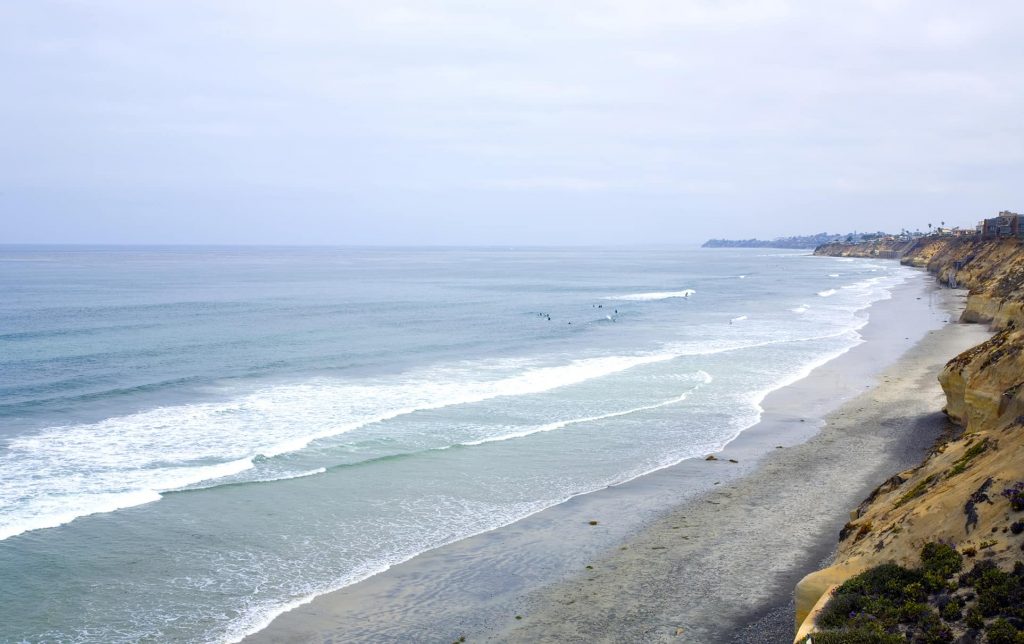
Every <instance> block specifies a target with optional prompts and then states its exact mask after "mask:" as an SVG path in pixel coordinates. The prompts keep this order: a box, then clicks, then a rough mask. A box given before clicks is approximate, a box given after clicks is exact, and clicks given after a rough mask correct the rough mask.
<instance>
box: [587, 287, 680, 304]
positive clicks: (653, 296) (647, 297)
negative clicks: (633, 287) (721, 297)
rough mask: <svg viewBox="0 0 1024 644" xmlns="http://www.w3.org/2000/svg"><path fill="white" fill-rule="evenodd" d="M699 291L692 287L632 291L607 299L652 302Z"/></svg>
mask: <svg viewBox="0 0 1024 644" xmlns="http://www.w3.org/2000/svg"><path fill="white" fill-rule="evenodd" d="M696 292H697V291H695V290H693V289H692V288H688V289H683V290H682V291H656V292H653V293H630V294H628V295H613V296H610V297H606V298H604V299H606V300H624V301H628V302H652V301H655V300H668V299H672V298H675V297H690V296H691V295H693V294H694V293H696Z"/></svg>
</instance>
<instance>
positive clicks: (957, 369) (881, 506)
mask: <svg viewBox="0 0 1024 644" xmlns="http://www.w3.org/2000/svg"><path fill="white" fill-rule="evenodd" d="M882 252H885V253H888V252H892V253H895V254H897V255H898V257H899V260H900V261H901V262H902V263H903V264H906V265H910V266H917V267H921V268H925V269H927V270H928V271H929V272H931V273H933V274H935V275H936V277H937V279H938V280H939V281H940V282H942V283H943V284H947V285H957V286H959V287H963V288H967V289H969V295H968V299H967V305H966V308H965V310H964V311H963V314H962V316H961V321H963V322H975V323H984V324H989V325H990V327H991V329H992V330H993V331H994V332H995V333H994V335H992V337H991V338H990V339H988V340H987V341H985V342H983V343H982V344H980V345H978V346H976V347H974V348H971V349H969V350H967V351H965V352H963V353H961V354H960V355H958V356H956V357H954V358H953V359H952V360H950V361H949V362H948V363H947V364H946V366H945V368H944V369H943V370H942V372H941V374H939V382H940V384H941V385H942V388H943V391H944V393H945V396H946V407H945V409H944V411H945V412H946V413H947V414H948V416H949V418H950V419H951V420H952V421H953V422H954V423H955V425H956V427H957V429H956V430H954V431H953V432H951V433H950V434H949V435H947V436H946V437H944V439H943V440H941V441H940V442H939V443H937V444H936V445H935V446H934V448H933V449H932V450H931V452H930V453H929V455H928V456H927V458H926V459H925V460H924V462H922V463H921V464H920V465H918V466H917V467H914V468H912V469H908V470H906V471H903V472H899V473H897V474H895V475H894V476H892V477H891V478H889V479H888V480H886V481H885V482H883V483H882V484H881V485H879V486H878V487H877V488H876V489H875V490H874V491H873V492H872V493H871V494H870V496H868V498H867V499H865V500H864V501H863V502H862V503H861V504H860V506H859V507H857V508H856V509H854V510H853V511H852V512H851V513H850V517H851V518H850V522H849V523H847V524H846V526H845V527H844V528H843V530H842V532H841V533H840V535H839V546H838V549H837V554H836V558H835V563H834V564H833V565H832V566H830V567H828V568H826V569H824V570H820V571H818V572H815V573H812V574H811V575H808V576H807V577H805V578H804V579H803V580H802V581H801V582H800V583H799V584H798V586H797V624H798V625H800V624H801V623H802V624H803V626H802V628H801V629H800V632H799V633H798V638H797V639H798V640H800V641H804V636H805V635H806V634H807V633H809V632H813V631H814V630H815V626H814V616H815V615H812V616H811V618H810V619H807V616H808V614H809V613H811V612H814V613H815V614H816V613H817V612H818V611H820V610H821V608H822V607H823V606H824V604H825V601H826V600H827V593H828V591H829V590H830V589H832V588H833V587H835V586H836V585H837V584H841V583H842V582H844V581H846V580H847V579H849V578H851V577H852V576H854V575H856V574H858V573H860V572H862V571H865V570H867V569H869V568H873V567H875V566H879V565H881V564H886V563H896V564H899V565H901V566H906V567H910V568H913V567H916V566H918V557H919V553H921V551H922V547H923V546H924V544H925V543H927V542H935V541H938V542H942V543H945V544H948V545H950V546H953V547H954V548H955V549H956V550H957V551H958V552H959V553H960V554H961V555H962V556H963V557H964V558H965V562H966V563H965V567H967V566H970V565H972V562H977V561H980V560H988V561H991V562H993V563H995V564H996V565H997V566H998V567H999V568H1001V569H1003V570H1010V569H1012V568H1013V566H1014V563H1015V562H1018V561H1024V534H1021V533H1022V532H1024V530H1022V527H1024V524H1022V523H1021V522H1022V520H1024V512H1022V511H1021V504H1020V503H1018V502H1015V500H1014V499H1015V498H1019V495H1018V496H1017V497H1015V496H1014V493H1013V491H1012V490H1013V489H1014V488H1015V486H1017V489H1020V487H1021V486H1022V485H1024V483H1022V482H1024V312H1022V306H1024V289H1022V286H1024V246H1022V245H1021V244H1020V243H1018V242H1017V241H1015V240H988V241H986V240H978V239H974V238H954V237H925V238H922V239H918V240H915V241H913V242H910V243H892V242H890V243H888V245H885V244H882V243H873V244H858V245H850V244H828V245H824V246H821V247H819V248H818V249H816V250H815V254H817V255H830V256H844V257H878V256H880V254H881V253H882ZM1004 491H1006V492H1005V493H1004ZM954 630H956V629H955V628H954ZM978 641H981V640H978Z"/></svg>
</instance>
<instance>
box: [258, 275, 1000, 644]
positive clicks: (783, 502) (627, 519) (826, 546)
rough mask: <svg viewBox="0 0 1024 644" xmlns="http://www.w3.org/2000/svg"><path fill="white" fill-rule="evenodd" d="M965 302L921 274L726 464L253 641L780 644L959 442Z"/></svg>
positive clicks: (547, 518) (277, 625)
mask: <svg viewBox="0 0 1024 644" xmlns="http://www.w3.org/2000/svg"><path fill="white" fill-rule="evenodd" d="M964 297H965V295H964V293H963V292H961V291H953V290H940V289H939V288H938V287H936V286H935V285H934V283H933V282H932V280H931V279H930V278H928V277H927V276H926V275H924V274H923V273H922V275H921V279H915V280H911V281H909V282H908V283H907V284H905V285H902V286H900V287H897V288H896V289H894V292H893V297H892V299H890V300H886V301H882V302H878V303H876V304H875V305H873V306H872V308H871V309H870V321H869V324H868V325H867V326H866V327H865V328H864V329H862V331H861V334H862V336H863V337H864V339H865V342H863V343H862V344H860V345H858V346H856V347H854V348H853V349H852V350H850V351H849V352H847V353H845V354H843V355H842V356H840V357H838V358H836V359H835V360H832V361H830V362H828V363H826V364H824V365H822V366H819V367H818V368H817V369H815V370H814V371H813V372H811V374H810V375H809V376H808V377H806V378H804V379H802V380H799V381H797V382H795V383H793V384H790V385H789V386H787V387H783V388H781V389H778V390H776V391H775V392H773V393H771V394H770V395H769V396H768V397H767V398H766V399H765V400H764V402H763V403H762V406H763V407H764V410H765V411H764V413H763V415H762V419H761V421H760V422H759V423H758V424H757V425H756V426H754V427H752V428H750V429H748V430H747V431H745V432H743V433H742V434H741V435H740V437H739V438H737V439H736V440H735V441H733V442H732V443H730V444H729V445H728V446H727V447H726V448H725V449H724V450H723V451H721V452H719V453H717V454H716V455H715V457H716V459H717V460H714V461H706V460H703V459H690V460H687V461H683V462H682V463H679V464H677V465H675V466H672V467H668V468H665V469H663V470H660V471H658V472H655V473H653V474H649V475H647V476H643V477H640V478H637V479H634V480H632V481H630V482H627V483H625V484H622V485H618V486H614V487H611V488H608V489H605V490H602V491H599V492H595V493H591V494H586V495H581V496H578V497H575V498H573V499H571V500H570V501H568V502H566V503H563V504H560V505H558V506H556V507H553V508H549V509H548V510H545V511H543V512H540V513H538V514H535V515H533V516H530V517H527V518H526V519H523V520H521V521H518V522H516V523H513V524H511V525H509V526H506V527H504V528H499V529H497V530H492V531H489V532H486V533H484V534H481V535H477V536H475V537H471V538H469V539H464V540H462V541H458V542H455V543H452V544H449V545H448V546H444V547H441V548H437V549H435V550H432V551H430V552H427V553H424V554H421V555H419V556H417V557H414V558H413V559H411V560H409V561H407V562H405V563H402V564H399V565H396V566H394V567H392V568H391V569H389V570H387V571H386V572H384V573H381V574H378V575H376V576H374V577H371V578H369V579H367V580H365V581H363V582H360V583H357V584H354V585H352V586H348V587H346V588H343V589H341V590H339V591H336V592H333V593H329V594H326V595H322V596H320V597H317V598H316V599H315V600H313V601H312V602H310V603H307V604H305V605H302V606H299V607H296V608H295V609H293V610H291V611H290V612H287V613H285V614H283V615H281V616H280V617H278V618H277V619H276V620H274V621H273V622H272V623H271V624H270V626H269V627H268V628H266V629H265V630H263V631H261V632H258V633H256V634H255V635H254V636H251V637H250V638H248V639H247V640H246V641H252V642H270V641H286V642H312V641H370V640H373V641H399V640H404V641H446V640H447V641H454V640H456V639H458V638H460V637H465V638H466V640H467V641H496V642H497V641H579V642H584V641H609V642H612V641H662V640H664V641H669V640H671V641H692V642H718V641H722V642H727V641H765V642H775V641H779V642H782V641H787V640H788V639H789V638H790V637H791V635H792V619H793V617H792V610H791V608H790V606H789V604H790V602H789V598H790V597H791V596H792V590H793V586H794V585H795V583H796V582H797V581H798V580H799V579H800V578H801V577H803V575H805V574H807V573H808V572H811V571H813V570H814V569H816V568H817V567H818V566H819V565H820V564H821V563H822V562H824V561H827V559H828V557H829V555H830V554H831V552H832V551H833V549H834V547H835V544H836V540H837V535H838V532H839V529H840V528H841V527H842V525H843V524H844V523H845V522H846V521H848V520H849V516H848V513H849V510H851V509H853V508H854V507H856V506H857V504H859V502H860V501H861V500H862V499H863V498H864V497H865V496H867V495H868V494H869V493H870V491H871V490H872V489H873V488H874V487H875V486H876V485H878V484H879V483H880V482H882V481H883V480H885V479H886V478H888V477H889V476H890V475H891V474H893V473H896V472H898V471H900V470H903V469H906V468H908V467H911V466H913V465H915V464H916V463H918V462H919V461H920V460H921V458H922V457H923V455H924V454H925V453H926V451H927V449H928V448H929V446H930V445H931V444H932V443H933V442H934V440H935V439H936V438H937V437H939V436H940V435H941V434H942V433H943V432H944V431H947V430H949V428H950V425H949V423H948V421H947V420H946V418H945V416H944V415H943V414H942V413H941V412H940V410H941V408H942V405H943V402H944V398H943V395H942V391H941V389H940V387H939V385H938V383H937V381H936V376H937V375H938V373H939V371H940V370H941V368H942V366H943V365H944V364H945V362H946V361H947V360H948V359H949V358H950V357H952V356H953V355H956V354H957V353H959V352H960V351H962V350H964V349H966V348H968V347H971V346H973V345H975V344H977V343H979V342H980V341H982V340H983V339H984V338H985V337H987V331H986V330H985V329H984V328H983V327H980V326H977V325H963V324H958V323H955V322H951V321H952V320H956V319H957V317H958V315H959V310H961V309H962V307H963V299H964ZM732 461H736V462H732ZM592 522H596V524H593V523H592Z"/></svg>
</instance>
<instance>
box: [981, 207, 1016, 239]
mask: <svg viewBox="0 0 1024 644" xmlns="http://www.w3.org/2000/svg"><path fill="white" fill-rule="evenodd" d="M980 226H981V236H982V237H983V238H984V239H997V238H1000V237H1015V238H1017V239H1024V215H1020V214H1017V213H1015V212H1010V211H1009V210H1004V211H1002V212H1000V213H999V216H998V217H992V218H991V219H985V220H984V221H982V222H981V224H980Z"/></svg>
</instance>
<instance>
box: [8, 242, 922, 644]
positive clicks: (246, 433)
mask: <svg viewBox="0 0 1024 644" xmlns="http://www.w3.org/2000/svg"><path fill="white" fill-rule="evenodd" d="M910 274H911V271H910V269H906V268H903V267H900V266H898V265H895V264H894V263H890V262H881V261H879V262H873V261H870V260H847V259H839V258H823V257H812V256H809V255H807V254H803V253H798V252H792V251H772V250H767V251H766V250H763V249H757V250H747V249H742V250H740V249H738V250H698V249H644V250H623V249H345V248H334V249H327V248H316V249H295V248H282V249H268V248H252V249H247V248H115V249H111V248H27V247H18V248H15V247H0V296H2V297H0V579H3V580H4V583H3V584H2V585H0V625H2V626H0V637H2V639H3V640H5V641H20V640H29V641H37V640H62V641H64V640H73V641H85V642H117V641H137V640H145V639H149V640H163V639H174V640H183V641H231V640H237V639H238V638H240V637H242V636H243V635H244V634H246V633H249V632H253V631H254V630H257V629H259V628H260V627H262V626H264V625H265V624H266V623H267V622H268V621H269V620H270V619H271V618H272V617H273V616H275V615H276V614H279V613H280V612H281V611H282V610H284V609H286V608H287V607H289V606H292V605H295V604H296V603H298V602H301V601H303V600H305V599H308V598H309V597H311V596H313V595H316V594H319V593H323V592H326V591H329V590H332V589H335V588H338V587H341V586H344V585H347V584H349V583H353V582H355V581H358V580H359V579H362V578H365V577H366V576H368V575H371V574H373V573H375V572H378V571H380V570H383V569H386V568H387V567H388V566H389V565H392V564H394V563H396V562H399V561H402V560H405V559H407V558H409V557H411V556H414V555H415V554H417V553H419V552H422V551H424V550H427V549H430V548H433V547H436V546H438V545H441V544H444V543H448V542H451V541H454V540H457V539H460V538H464V537H466V536H469V535H471V534H475V533H479V532H481V531H485V530H488V529H491V528H494V527H497V526H500V525H504V524H507V523H510V522H512V521H515V520H516V519H518V518H521V517H523V516H527V515H529V514H531V513H534V512H537V511H539V510H541V509H543V508H545V507H549V506H551V505H553V504H556V503H559V502H561V501H563V500H565V499H567V498H569V497H571V496H573V495H576V494H581V493H585V492H589V491H593V490H596V489H600V488H603V487H605V486H608V485H612V484H615V483H619V482H622V481H625V480H628V479H630V478H633V477H636V476H638V475H641V474H643V473H645V472H650V471H652V470H655V469H658V468H661V467H665V466H667V465H670V464H672V463H676V462H678V461H680V460H682V459H684V458H688V457H693V456H699V455H703V454H706V453H707V452H710V451H713V450H716V449H718V448H720V447H721V446H722V445H723V444H725V443H726V442H728V441H729V440H731V439H732V438H733V437H735V436H736V434H737V433H738V432H740V431H742V430H743V429H744V428H746V427H749V426H750V425H751V424H753V423H754V422H756V420H757V419H758V415H759V412H760V407H759V402H760V400H761V399H762V398H763V396H764V395H765V394H766V393H767V392H769V391H771V390H773V389H776V388H778V387H780V386H782V385H784V384H786V383H788V382H791V381H793V380H795V379H797V378H800V377H802V376H803V375H805V374H806V373H807V372H808V371H809V370H810V369H811V368H813V367H814V366H816V365H818V364H821V363H822V362H824V361H827V360H828V359H830V358H832V357H834V356H836V355H839V354H840V353H842V352H844V351H846V350H848V349H849V348H851V347H852V346H854V345H855V344H857V343H858V342H859V341H860V336H859V334H858V333H857V330H858V329H859V328H861V327H862V326H863V324H864V323H865V322H866V313H867V312H866V308H867V307H868V306H869V305H870V304H871V303H872V302H874V301H877V300H879V299H883V298H886V297H888V293H889V290H890V289H891V288H892V287H893V286H895V285H896V284H899V283H901V282H902V281H904V280H905V279H907V278H908V276H909V275H910Z"/></svg>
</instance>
